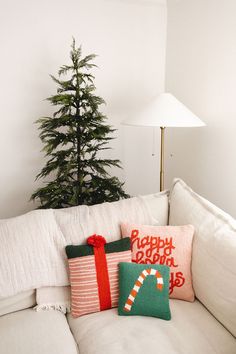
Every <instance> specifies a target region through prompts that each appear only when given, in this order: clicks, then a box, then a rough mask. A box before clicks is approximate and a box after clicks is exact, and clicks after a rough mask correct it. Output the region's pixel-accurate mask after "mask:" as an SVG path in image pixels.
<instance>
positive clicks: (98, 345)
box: [68, 299, 236, 354]
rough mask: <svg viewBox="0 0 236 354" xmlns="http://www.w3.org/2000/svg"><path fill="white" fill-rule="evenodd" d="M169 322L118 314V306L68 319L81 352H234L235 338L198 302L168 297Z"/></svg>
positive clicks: (204, 353)
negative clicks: (169, 306)
mask: <svg viewBox="0 0 236 354" xmlns="http://www.w3.org/2000/svg"><path fill="white" fill-rule="evenodd" d="M170 305H171V314H172V319H171V321H163V320H161V319H158V318H153V317H141V316H130V317H123V316H118V315H117V309H112V310H107V311H103V312H100V313H94V314H89V315H86V316H82V317H79V318H76V319H74V318H72V316H71V315H68V322H69V325H70V328H71V330H72V333H73V335H74V337H75V339H76V341H77V343H78V346H79V350H80V353H82V354H104V353H112V354H125V353H126V354H130V353H135V354H143V353H148V354H157V353H158V354H167V353H168V354H178V353H181V354H189V353H191V354H199V353H201V354H213V353H217V354H233V353H236V339H235V338H234V337H233V336H232V335H231V334H230V333H229V332H228V331H227V330H226V329H225V328H224V327H223V326H222V325H221V324H220V323H219V322H218V321H217V320H216V319H215V318H214V317H213V316H212V315H211V314H210V313H209V312H208V311H207V310H206V309H205V307H204V306H203V305H202V304H201V303H200V302H198V301H195V302H194V303H189V302H186V301H181V300H175V299H173V300H170Z"/></svg>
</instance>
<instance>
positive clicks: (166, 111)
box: [122, 93, 205, 191]
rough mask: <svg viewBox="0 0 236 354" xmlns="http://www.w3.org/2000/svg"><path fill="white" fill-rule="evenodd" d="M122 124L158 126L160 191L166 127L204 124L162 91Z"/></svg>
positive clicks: (162, 184)
mask: <svg viewBox="0 0 236 354" xmlns="http://www.w3.org/2000/svg"><path fill="white" fill-rule="evenodd" d="M122 124H124V125H132V126H145V127H153V128H154V127H160V131H161V152H160V191H163V190H164V137H165V128H166V127H202V126H204V125H205V123H203V122H202V121H201V120H200V119H199V118H198V117H197V116H196V115H195V114H194V113H192V112H191V111H190V110H189V109H188V108H187V107H186V106H185V105H183V103H181V102H180V101H179V100H177V99H176V98H175V97H174V96H173V95H172V94H170V93H162V94H161V95H159V96H158V97H157V98H156V99H155V100H153V101H152V102H151V103H150V104H149V105H147V106H146V107H145V108H144V109H143V110H142V111H141V112H140V113H139V114H138V115H137V116H136V118H135V119H134V120H127V121H124V122H123V123H122Z"/></svg>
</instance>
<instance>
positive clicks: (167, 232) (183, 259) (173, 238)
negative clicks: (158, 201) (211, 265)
mask: <svg viewBox="0 0 236 354" xmlns="http://www.w3.org/2000/svg"><path fill="white" fill-rule="evenodd" d="M121 232H122V236H123V237H127V236H129V237H130V238H131V249H132V262H135V263H140V264H162V265H167V266H169V267H170V287H169V293H170V298H175V299H180V300H185V301H191V302H192V301H194V291H193V286H192V274H191V257H192V241H193V234H194V227H193V226H192V225H184V226H147V225H136V224H122V225H121Z"/></svg>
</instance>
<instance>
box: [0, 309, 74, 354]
mask: <svg viewBox="0 0 236 354" xmlns="http://www.w3.org/2000/svg"><path fill="white" fill-rule="evenodd" d="M0 353H1V354H59V353H60V354H77V353H78V349H77V345H76V343H75V341H74V338H73V336H72V334H71V332H70V328H69V326H68V323H67V320H66V317H65V315H63V314H62V313H61V312H59V311H43V312H36V311H35V310H33V309H27V310H23V311H18V312H14V313H11V314H7V315H5V316H1V317H0Z"/></svg>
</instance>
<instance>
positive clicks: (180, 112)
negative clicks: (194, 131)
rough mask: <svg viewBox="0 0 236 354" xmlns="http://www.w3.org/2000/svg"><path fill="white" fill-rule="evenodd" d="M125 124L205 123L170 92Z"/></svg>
mask: <svg viewBox="0 0 236 354" xmlns="http://www.w3.org/2000/svg"><path fill="white" fill-rule="evenodd" d="M122 124H125V125H136V126H146V127H202V126H204V125H205V123H203V122H202V121H201V120H200V119H199V118H198V117H197V116H196V115H195V114H194V113H192V112H191V111H190V110H189V109H188V108H187V107H185V105H183V103H181V102H180V101H178V100H177V99H176V98H175V97H174V96H173V95H172V94H170V93H162V94H161V95H159V96H158V97H157V98H156V99H155V100H153V101H152V102H151V103H150V104H149V105H148V106H146V107H145V108H144V109H143V110H142V111H141V112H140V113H139V114H138V115H137V116H136V118H135V119H133V120H127V121H124V122H123V123H122Z"/></svg>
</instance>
